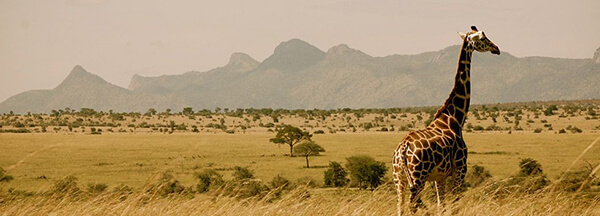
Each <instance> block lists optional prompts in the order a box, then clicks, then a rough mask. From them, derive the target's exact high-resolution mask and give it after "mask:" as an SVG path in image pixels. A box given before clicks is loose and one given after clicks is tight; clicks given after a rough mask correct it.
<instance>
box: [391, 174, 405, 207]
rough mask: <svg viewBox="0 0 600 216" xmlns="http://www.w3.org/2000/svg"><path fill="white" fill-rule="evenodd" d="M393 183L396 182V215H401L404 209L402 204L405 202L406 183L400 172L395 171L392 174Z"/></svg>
mask: <svg viewBox="0 0 600 216" xmlns="http://www.w3.org/2000/svg"><path fill="white" fill-rule="evenodd" d="M394 183H395V184H396V192H397V195H398V203H397V206H396V210H397V214H398V216H400V215H402V210H403V209H404V205H405V203H406V200H405V197H406V186H407V185H408V183H407V182H406V180H404V179H403V178H402V175H401V174H398V173H396V174H395V176H394Z"/></svg>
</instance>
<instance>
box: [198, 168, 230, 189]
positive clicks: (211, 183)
mask: <svg viewBox="0 0 600 216" xmlns="http://www.w3.org/2000/svg"><path fill="white" fill-rule="evenodd" d="M196 177H197V178H198V179H199V180H200V182H199V183H198V184H197V185H196V191H198V193H204V192H207V191H208V190H209V189H211V188H214V187H218V186H221V185H223V183H224V181H223V175H221V174H219V173H217V171H215V170H213V169H205V170H203V171H202V172H199V173H196Z"/></svg>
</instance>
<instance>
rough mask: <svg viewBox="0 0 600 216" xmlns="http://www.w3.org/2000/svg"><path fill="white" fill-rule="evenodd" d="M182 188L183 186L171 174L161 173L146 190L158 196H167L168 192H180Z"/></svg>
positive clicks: (183, 188)
mask: <svg viewBox="0 0 600 216" xmlns="http://www.w3.org/2000/svg"><path fill="white" fill-rule="evenodd" d="M184 190H185V187H184V186H183V185H182V184H181V183H179V181H178V180H177V179H175V177H173V175H171V174H169V173H162V174H161V176H160V177H159V178H158V180H157V181H156V183H154V184H152V185H150V187H149V188H148V189H147V192H149V193H152V194H157V195H160V196H168V195H170V194H181V193H182V192H183V191H184Z"/></svg>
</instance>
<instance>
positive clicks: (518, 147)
mask: <svg viewBox="0 0 600 216" xmlns="http://www.w3.org/2000/svg"><path fill="white" fill-rule="evenodd" d="M273 136H274V134H273V133H258V134H257V133H255V134H235V135H230V134H200V135H198V134H171V135H166V134H104V135H101V136H93V135H81V134H77V135H65V134H1V135H0V140H1V141H2V142H0V166H1V167H4V168H5V169H6V170H7V172H8V174H10V175H13V176H14V177H15V179H14V180H13V181H11V182H9V183H0V212H1V213H2V215H393V214H395V212H396V192H395V190H394V189H393V188H392V187H391V186H390V185H389V184H387V185H384V186H383V187H380V188H379V189H377V190H375V191H373V192H371V191H362V190H355V189H349V188H346V189H323V188H315V189H308V188H304V187H302V186H300V187H298V188H296V189H294V190H292V191H290V192H287V193H285V194H284V195H283V196H282V197H281V198H280V199H275V200H271V199H266V198H265V199H259V198H247V199H240V198H235V197H229V196H225V195H219V194H218V193H216V192H211V193H209V194H195V196H194V197H193V198H190V197H189V196H184V195H179V196H172V197H167V198H163V197H155V196H152V195H149V194H147V193H146V192H144V191H145V190H144V189H143V188H144V187H147V186H148V185H149V184H151V183H153V182H152V181H153V180H152V179H154V177H155V176H156V175H157V174H158V173H162V172H164V171H170V172H171V173H173V174H174V176H175V178H177V179H178V180H180V181H181V183H182V184H184V185H186V186H193V185H195V184H196V183H197V180H196V179H195V178H194V177H193V174H194V172H195V171H200V170H202V169H204V168H213V169H217V170H220V171H219V172H220V173H222V174H225V179H230V178H231V177H230V175H231V171H230V170H229V169H230V168H232V167H234V166H248V167H249V168H250V169H251V170H254V171H255V175H256V177H257V178H259V179H263V180H264V181H270V180H271V178H272V177H274V176H276V175H281V176H283V177H285V178H288V179H291V180H297V179H299V178H303V177H306V176H308V177H310V178H313V179H315V180H317V181H322V176H323V171H324V170H325V168H311V169H306V168H303V165H304V159H303V158H302V157H296V158H289V157H285V156H283V154H285V153H287V151H288V149H287V148H285V147H284V146H282V148H277V145H275V144H272V143H269V142H268V139H269V138H271V137H273ZM403 136H404V133H376V132H370V133H349V134H344V133H337V134H326V135H315V136H314V140H315V141H316V142H317V143H319V144H321V145H322V146H323V147H324V148H325V149H326V150H327V152H325V154H324V155H323V156H319V157H313V158H312V159H311V164H314V165H315V166H325V165H327V164H328V162H329V161H339V162H342V163H344V162H345V158H346V157H349V156H352V155H356V154H367V155H370V156H373V157H375V158H376V159H377V160H380V161H384V162H386V164H387V165H388V166H390V165H391V152H393V149H394V148H395V146H396V144H397V142H398V141H399V140H400V139H401V138H402V137H403ZM597 138H598V136H597V135H596V134H569V135H566V134H555V135H552V134H543V135H542V134H500V133H482V134H480V133H467V134H466V135H465V139H466V141H467V145H468V146H469V151H470V152H471V154H470V155H469V163H470V164H478V165H481V166H484V167H485V168H486V169H488V170H490V172H491V173H492V175H493V176H494V178H495V181H490V182H488V183H487V184H486V185H484V186H480V187H478V188H474V189H469V190H467V191H466V192H465V193H464V194H463V196H462V198H461V199H460V200H459V201H457V202H455V203H452V202H449V201H446V203H444V205H443V206H442V207H437V206H436V204H435V202H434V201H435V199H434V198H433V197H431V194H432V192H431V190H430V189H426V191H425V193H424V196H425V199H424V201H425V203H426V205H427V206H428V207H427V208H424V209H419V210H418V212H417V213H416V215H600V208H599V207H598V206H600V195H599V194H598V193H597V192H595V194H589V193H588V194H581V193H566V192H562V191H550V190H549V189H544V190H541V191H539V192H536V193H511V192H510V190H507V189H506V188H502V187H498V186H497V185H496V184H498V183H499V182H502V181H506V180H505V179H506V178H508V177H509V176H510V175H513V174H515V173H516V172H517V171H518V167H517V164H518V161H519V160H520V159H522V158H525V157H531V158H534V159H536V160H538V162H540V163H541V164H542V166H543V168H544V172H545V173H547V174H548V176H549V177H550V178H551V179H552V180H556V179H557V178H558V177H559V176H560V174H561V172H562V171H565V170H567V169H568V168H570V166H571V164H572V163H573V162H574V161H576V162H575V163H574V164H575V165H573V166H575V167H578V166H580V165H581V164H582V163H585V162H588V163H590V164H593V165H596V164H598V163H600V155H599V154H597V152H600V150H599V148H600V146H598V145H595V146H594V145H590V143H592V142H593V141H594V140H595V139H597ZM584 151H585V152H584ZM582 152H584V154H581V155H580V153H582ZM586 152H587V153H586ZM272 155H274V156H272ZM578 155H580V156H579V157H578ZM67 175H74V176H76V177H77V178H78V179H79V181H78V183H79V186H80V187H85V185H87V184H88V183H105V184H108V185H109V186H110V187H111V188H109V190H112V188H113V187H114V186H116V185H118V184H121V183H123V184H127V185H129V186H133V187H135V188H136V189H135V192H134V193H133V194H130V195H127V196H126V197H123V196H119V195H116V194H114V193H112V192H106V193H102V194H100V195H96V196H89V195H82V196H80V197H75V198H73V197H68V196H67V197H63V198H60V197H56V196H52V195H50V194H48V193H46V191H48V190H49V189H50V188H51V186H52V185H53V184H54V182H55V180H58V179H61V178H63V177H64V176H67ZM387 175H388V178H389V177H390V173H388V174H387ZM40 176H46V177H48V178H49V179H40V178H39V177H40ZM8 188H16V189H20V190H26V191H32V192H35V194H37V195H34V196H23V195H22V194H21V195H19V193H10V192H8ZM498 192H502V195H501V196H498V195H495V194H497V193H498ZM307 195H309V196H307ZM584 195H585V196H584ZM267 197H269V196H268V195H267ZM405 211H408V209H405Z"/></svg>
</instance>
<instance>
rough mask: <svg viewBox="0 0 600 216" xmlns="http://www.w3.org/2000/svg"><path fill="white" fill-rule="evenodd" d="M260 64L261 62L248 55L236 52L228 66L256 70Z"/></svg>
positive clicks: (230, 58)
mask: <svg viewBox="0 0 600 216" xmlns="http://www.w3.org/2000/svg"><path fill="white" fill-rule="evenodd" d="M259 63H260V62H258V61H256V60H254V59H253V58H252V57H250V56H249V55H248V54H246V53H240V52H236V53H233V54H231V57H229V63H227V66H232V67H238V68H244V69H252V68H255V67H256V66H257V65H258V64H259Z"/></svg>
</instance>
